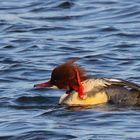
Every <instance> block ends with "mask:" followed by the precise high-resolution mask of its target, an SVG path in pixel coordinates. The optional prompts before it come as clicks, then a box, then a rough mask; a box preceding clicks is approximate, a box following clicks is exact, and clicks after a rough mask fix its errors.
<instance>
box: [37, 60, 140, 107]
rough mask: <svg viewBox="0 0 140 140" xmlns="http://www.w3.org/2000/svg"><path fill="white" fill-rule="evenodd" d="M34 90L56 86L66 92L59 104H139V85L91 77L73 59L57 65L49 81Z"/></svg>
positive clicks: (119, 80)
mask: <svg viewBox="0 0 140 140" xmlns="http://www.w3.org/2000/svg"><path fill="white" fill-rule="evenodd" d="M34 87H49V88H53V87H57V88H58V89H65V90H66V93H65V94H64V95H62V96H61V97H60V100H59V104H62V105H67V106H85V105H95V104H103V103H113V104H118V105H140V86H139V85H137V84H135V83H132V82H129V81H126V80H121V79H112V78H89V76H87V74H86V72H85V70H84V69H83V68H81V67H79V66H77V65H76V64H75V61H74V60H70V61H67V62H66V63H64V64H61V65H58V66H57V67H56V68H54V70H53V71H52V74H51V79H50V80H49V81H48V82H45V83H41V84H35V85H34Z"/></svg>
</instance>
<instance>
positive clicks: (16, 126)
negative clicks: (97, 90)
mask: <svg viewBox="0 0 140 140" xmlns="http://www.w3.org/2000/svg"><path fill="white" fill-rule="evenodd" d="M71 58H77V59H78V61H77V64H79V65H80V66H82V67H85V68H86V69H87V71H88V72H89V73H90V74H91V75H93V76H98V77H113V78H123V79H125V80H129V81H133V82H136V83H138V84H140V1H139V0H131V1H129V0H23V1H21V0H0V75H1V76H0V140H68V139H72V140H140V108H139V107H118V106H114V105H97V106H93V107H90V108H89V107H87V108H80V107H77V108H67V107H65V106H59V105H58V100H59V97H60V95H61V94H62V93H63V92H64V91H57V90H47V89H34V88H33V85H34V84H36V83H40V82H44V81H47V80H48V79H49V78H50V74H51V71H52V69H53V68H54V67H55V66H57V65H58V64H61V63H63V62H65V61H67V60H69V59H71Z"/></svg>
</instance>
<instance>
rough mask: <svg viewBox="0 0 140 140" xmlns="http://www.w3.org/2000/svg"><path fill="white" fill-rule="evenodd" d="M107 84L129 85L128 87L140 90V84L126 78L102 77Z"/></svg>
mask: <svg viewBox="0 0 140 140" xmlns="http://www.w3.org/2000/svg"><path fill="white" fill-rule="evenodd" d="M102 80H103V81H104V82H105V83H107V84H106V86H109V85H110V86H111V85H114V86H123V87H127V88H131V89H134V90H137V91H140V86H139V85H138V84H136V83H133V82H129V81H126V80H122V79H111V78H103V79H102Z"/></svg>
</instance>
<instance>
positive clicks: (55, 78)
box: [34, 60, 87, 99]
mask: <svg viewBox="0 0 140 140" xmlns="http://www.w3.org/2000/svg"><path fill="white" fill-rule="evenodd" d="M86 79H87V75H86V73H85V70H84V69H83V68H81V67H79V66H77V65H76V64H75V61H74V60H70V61H68V62H66V63H64V64H61V65H58V66H57V67H56V68H54V69H53V71H52V73H51V78H50V80H49V81H48V82H45V83H41V84H35V85H34V87H50V88H51V87H53V86H56V87H57V88H58V89H65V90H66V93H67V94H70V92H71V91H73V90H74V91H76V92H78V96H79V97H80V98H81V99H83V98H84V95H83V92H84V87H83V85H82V84H81V82H82V81H84V80H86Z"/></svg>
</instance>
